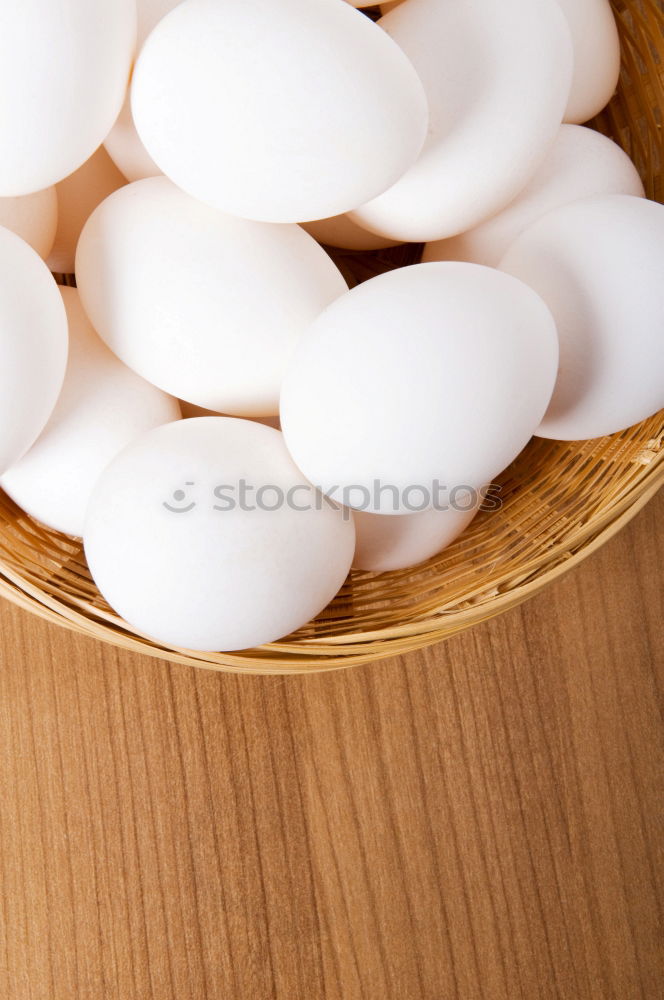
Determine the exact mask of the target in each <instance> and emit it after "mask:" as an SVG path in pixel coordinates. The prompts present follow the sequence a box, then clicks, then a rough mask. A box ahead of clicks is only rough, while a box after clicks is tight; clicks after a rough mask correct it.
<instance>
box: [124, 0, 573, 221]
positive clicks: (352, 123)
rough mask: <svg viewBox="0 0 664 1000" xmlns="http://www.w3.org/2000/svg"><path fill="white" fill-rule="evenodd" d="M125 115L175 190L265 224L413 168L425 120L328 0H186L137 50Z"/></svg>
mask: <svg viewBox="0 0 664 1000" xmlns="http://www.w3.org/2000/svg"><path fill="white" fill-rule="evenodd" d="M552 2H554V0H552ZM132 109H133V113H134V119H135V121H136V127H137V129H138V133H139V135H140V136H141V139H142V140H143V142H144V144H145V146H146V148H147V150H148V152H149V153H150V155H151V156H152V158H153V159H154V161H155V162H156V163H157V164H158V166H159V167H160V168H161V170H163V172H164V173H165V174H167V175H168V176H169V177H170V178H171V180H173V181H174V182H175V183H176V184H177V185H178V186H179V187H181V188H182V189H183V190H185V191H188V192H189V194H192V195H194V196H195V197H197V198H200V199H201V200H202V201H205V202H208V203H209V204H211V205H214V206H216V207H217V208H220V209H223V210H224V211H226V212H230V213H232V214H234V215H240V216H243V217H246V218H252V219H258V220H262V221H267V222H306V221H309V220H311V219H322V218H327V217H329V216H333V215H340V214H342V213H343V212H345V211H347V210H348V209H351V208H355V207H356V206H357V205H361V204H362V203H363V202H364V201H367V200H368V199H369V198H372V197H373V196H374V195H377V194H379V193H380V192H381V191H384V190H385V189H386V188H388V187H389V186H390V185H391V184H392V183H394V181H395V180H397V178H398V177H400V176H401V174H402V173H403V172H404V170H406V168H407V167H409V166H410V165H411V163H413V162H414V160H415V159H416V157H417V155H418V153H419V151H420V149H421V147H422V144H423V142H424V138H425V135H426V128H427V102H426V97H425V94H424V91H423V89H422V85H421V83H420V81H419V79H418V77H417V75H416V73H415V70H414V69H413V67H412V65H411V64H410V63H409V61H408V60H407V58H406V57H405V56H404V54H403V53H402V52H401V51H400V50H399V48H398V46H397V45H395V44H394V42H393V41H392V40H391V39H390V38H389V37H387V36H386V34H385V33H384V32H383V31H381V30H380V28H378V27H376V25H375V24H373V23H372V22H371V21H370V20H369V18H367V17H365V16H364V15H363V14H361V13H359V12H358V11H355V10H353V8H352V7H350V5H349V4H346V3H339V2H338V0H280V2H279V3H274V0H242V2H241V3H223V4H219V3H217V2H216V0H187V2H186V3H183V4H181V5H180V6H179V7H177V8H176V9H175V10H174V11H172V12H171V13H170V14H168V15H167V16H166V17H165V18H164V19H163V20H162V21H160V22H159V24H158V25H157V27H156V28H155V29H154V31H153V32H152V34H151V35H150V37H149V38H148V40H147V42H146V43H145V45H144V46H143V50H142V52H141V54H140V57H139V59H138V62H137V65H136V69H135V73H134V80H133V85H132Z"/></svg>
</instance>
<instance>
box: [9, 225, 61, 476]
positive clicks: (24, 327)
mask: <svg viewBox="0 0 664 1000" xmlns="http://www.w3.org/2000/svg"><path fill="white" fill-rule="evenodd" d="M66 364H67V316H66V314H65V308H64V306H63V304H62V298H61V297H60V293H59V292H58V287H57V285H56V284H55V282H54V281H53V278H52V276H51V274H50V272H49V270H48V268H47V267H46V265H45V264H44V262H43V260H42V259H41V258H40V257H39V256H38V255H37V254H36V253H35V251H34V250H33V249H32V247H30V246H28V244H27V243H25V242H24V241H23V240H22V239H21V238H20V237H18V236H16V234H15V233H12V232H10V230H9V229H3V228H1V227H0V474H2V473H3V472H5V470H6V469H8V468H9V466H10V465H13V464H14V462H17V461H18V460H19V458H21V456H22V455H24V454H25V452H26V451H27V450H28V448H29V447H30V446H31V445H32V444H33V443H34V442H35V440H36V439H37V437H38V436H39V434H40V433H41V431H42V430H43V429H44V426H45V424H46V422H47V420H48V419H49V417H50V416H51V413H52V412H53V408H54V406H55V404H56V402H57V399H58V395H59V393H60V390H61V388H62V382H63V379H64V375H65V367H66Z"/></svg>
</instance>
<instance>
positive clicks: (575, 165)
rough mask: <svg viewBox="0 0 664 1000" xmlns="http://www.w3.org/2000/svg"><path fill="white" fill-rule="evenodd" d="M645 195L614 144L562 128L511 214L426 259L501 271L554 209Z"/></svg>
mask: <svg viewBox="0 0 664 1000" xmlns="http://www.w3.org/2000/svg"><path fill="white" fill-rule="evenodd" d="M644 193H645V192H644V190H643V183H642V181H641V178H640V177H639V174H638V171H637V169H636V167H635V166H634V164H633V163H632V161H631V160H630V158H629V157H628V156H627V154H626V153H624V152H623V151H622V149H621V148H620V147H619V146H617V145H616V143H615V142H612V141H611V139H607V138H606V136H603V135H600V133H599V132H594V131H593V130H592V129H589V128H583V127H581V126H579V125H561V127H560V131H559V132H558V137H557V138H556V141H555V143H554V145H553V147H552V148H551V151H550V152H549V154H548V156H547V158H546V160H545V161H544V163H543V164H542V166H541V167H540V169H539V170H538V171H537V173H536V174H535V176H534V177H533V179H532V180H531V182H530V184H528V186H527V187H525V188H524V190H523V191H522V192H521V194H520V195H519V196H518V197H517V198H515V200H514V201H513V202H512V203H511V204H510V205H508V206H507V208H504V209H503V211H502V212H499V213H498V215H495V216H494V217H493V218H492V219H488V220H487V221H486V222H483V223H482V224H481V225H479V226H477V227H476V228H475V229H470V230H469V231H468V232H466V233H462V234H461V235H460V236H453V237H452V238H451V239H449V240H440V241H439V242H437V243H428V244H427V246H426V247H425V248H424V254H423V257H422V259H423V260H424V261H430V260H466V261H470V262H472V263H474V264H486V265H487V266H489V267H497V266H498V264H499V262H500V260H501V258H502V257H503V255H504V254H505V253H506V252H507V250H508V249H509V247H510V245H511V244H512V243H513V242H514V240H515V239H516V238H517V236H519V235H520V233H522V232H523V231H524V229H527V228H528V226H529V225H531V224H532V223H533V222H535V221H536V220H537V219H539V218H541V217H542V216H543V215H546V213H547V212H549V211H551V210H552V209H554V208H559V207H560V206H561V205H567V204H569V203H570V202H572V201H577V200H578V199H579V198H589V197H591V196H592V195H599V194H631V195H635V196H637V197H643V195H644Z"/></svg>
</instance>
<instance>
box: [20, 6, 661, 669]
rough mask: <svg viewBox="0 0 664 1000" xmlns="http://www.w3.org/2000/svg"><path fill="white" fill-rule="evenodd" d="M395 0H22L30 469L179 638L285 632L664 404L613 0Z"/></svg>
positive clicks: (23, 294) (32, 480)
mask: <svg viewBox="0 0 664 1000" xmlns="http://www.w3.org/2000/svg"><path fill="white" fill-rule="evenodd" d="M383 7H384V10H383V12H382V16H380V15H381V12H380V11H379V10H378V8H377V7H371V8H369V5H368V4H367V3H366V2H363V0H351V2H347V0H184V2H182V3H177V2H176V0H95V2H94V3H90V0H62V2H59V3H53V2H52V0H21V3H20V4H16V3H15V2H14V0H0V90H1V91H2V93H3V95H4V96H3V100H2V102H0V475H1V478H0V485H1V486H2V488H3V489H4V490H5V491H6V493H7V494H8V495H9V496H10V497H11V498H12V499H13V500H14V501H15V502H16V503H17V504H18V505H19V506H20V507H22V508H23V509H24V510H25V511H26V512H27V514H29V515H30V516H32V517H34V518H36V519H37V520H39V521H40V522H43V524H45V525H47V526H48V527H50V528H53V529H56V530H59V531H62V532H66V533H68V534H70V535H74V536H82V537H83V539H84V545H85V552H86V556H87V560H88V564H89V567H90V570H91V573H92V575H93V578H94V580H95V582H96V583H97V585H98V587H99V589H100V591H101V593H102V594H103V595H104V596H105V598H106V599H107V601H108V602H109V604H110V605H111V606H112V607H113V608H114V609H115V610H116V611H117V612H118V614H119V615H121V616H122V617H123V618H124V619H125V620H126V621H127V622H128V623H129V624H130V625H131V626H132V627H133V628H134V629H135V630H137V631H138V632H139V633H141V634H144V635H147V636H148V637H150V638H153V639H155V640H157V641H159V642H161V643H165V644H168V645H170V646H175V647H185V648H191V649H197V650H236V649H243V648H248V647H253V646H256V645H260V644H262V643H266V642H271V641H275V640H278V639H280V638H281V637H283V636H285V635H287V634H289V633H290V632H292V631H293V630H296V629H297V628H299V627H301V626H303V625H305V624H306V623H307V622H308V621H309V620H310V619H312V618H313V617H315V616H316V615H317V614H318V613H319V612H321V610H322V609H323V608H324V607H325V606H326V605H327V604H328V603H329V602H330V601H331V600H332V599H333V598H334V596H335V595H336V594H337V592H338V591H339V589H340V587H341V586H342V584H343V582H344V580H345V579H346V577H347V575H348V572H349V570H350V569H351V566H354V567H356V568H357V569H362V570H368V571H378V572H380V571H387V570H393V569H400V568H405V567H408V566H411V565H413V564H416V563H418V562H420V561H423V560H426V559H428V558H430V557H431V556H433V555H435V554H436V553H438V552H440V551H441V550H442V549H443V548H444V547H445V546H446V545H448V544H449V543H450V542H452V541H453V540H454V539H455V538H456V537H457V536H458V535H459V534H460V533H461V532H462V531H463V530H464V529H465V528H466V526H467V525H468V524H469V523H470V521H471V520H472V518H473V516H474V514H475V513H476V512H477V509H478V506H479V505H480V504H481V503H482V502H483V501H486V499H487V496H488V495H489V494H490V491H491V484H492V482H493V480H494V479H495V477H496V476H497V475H498V474H499V473H501V471H502V470H504V469H505V468H506V467H507V466H508V465H509V464H510V463H511V462H512V461H513V460H514V458H515V457H516V456H517V455H518V454H519V453H520V452H521V451H522V449H523V448H524V447H525V445H526V444H527V442H528V441H529V439H530V438H531V437H532V436H533V435H539V436H542V437H547V438H556V439H563V440H577V439H583V438H592V437H596V436H600V435H606V434H611V433H613V432H616V431H619V430H621V429H624V428H626V427H628V426H630V425H632V424H634V423H636V422H638V421H640V420H642V419H645V418H646V417H648V416H650V415H652V414H653V413H656V412H657V411H658V410H659V409H660V408H661V407H662V406H664V208H663V207H662V206H660V205H658V204H655V203H653V202H650V201H647V200H646V199H645V197H644V190H643V187H642V184H641V181H640V179H639V176H638V174H637V172H636V169H635V168H634V166H633V165H632V163H631V162H630V160H629V159H628V157H627V156H626V155H625V154H624V153H623V152H622V150H620V149H619V148H618V146H617V145H615V144H614V143H613V142H611V141H610V140H609V139H607V138H605V137H603V136H602V135H600V134H598V133H597V132H595V131H592V130H591V129H590V128H587V127H583V125H582V124H581V123H583V122H587V121H588V120H589V119H591V118H592V117H593V116H594V115H595V114H596V113H598V112H599V111H600V110H601V109H602V108H603V107H604V106H605V105H606V104H607V102H608V101H609V100H610V98H611V97H612V95H613V93H614V91H615V88H616V85H617V82H618V73H619V63H620V51H619V44H618V33H617V30H616V24H615V22H614V18H613V14H612V12H611V7H610V4H609V2H608V0H500V2H496V0H401V2H399V0H397V2H396V3H395V2H392V3H387V4H384V5H383ZM359 8H367V9H366V10H362V9H359ZM367 14H368V15H369V16H366V15H367ZM402 242H410V243H418V244H419V243H424V244H426V246H425V247H424V252H423V262H422V263H421V264H415V265H412V266H408V267H402V268H397V269H395V270H392V271H390V272H389V273H384V274H381V275H380V276H378V277H374V278H371V279H370V280H368V281H365V282H364V283H362V284H360V285H359V286H358V287H355V288H354V289H353V290H351V291H349V290H348V287H347V284H346V282H345V281H344V278H343V277H342V275H341V273H340V272H339V270H338V268H337V266H336V265H335V263H333V260H332V258H331V256H330V255H329V254H328V253H327V251H326V250H325V249H324V246H323V245H322V244H325V245H328V246H335V247H341V248H347V249H350V250H361V251H367V252H371V251H373V250H376V249H379V248H383V247H389V246H394V245H396V244H399V243H402ZM49 272H57V273H72V272H75V276H76V286H77V287H76V288H73V287H61V288H58V286H57V284H56V282H55V281H54V280H53V278H52V276H51V274H50V273H49ZM222 414H223V415H222ZM279 418H280V420H281V424H279ZM280 428H282V429H280Z"/></svg>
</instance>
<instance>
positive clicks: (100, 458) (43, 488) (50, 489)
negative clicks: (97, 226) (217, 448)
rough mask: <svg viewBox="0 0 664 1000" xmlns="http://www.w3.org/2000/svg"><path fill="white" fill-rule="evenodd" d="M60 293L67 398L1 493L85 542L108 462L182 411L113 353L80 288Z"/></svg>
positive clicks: (6, 479)
mask: <svg viewBox="0 0 664 1000" xmlns="http://www.w3.org/2000/svg"><path fill="white" fill-rule="evenodd" d="M60 291H61V293H62V297H63V299H64V303H65V308H66V310H67V318H68V321H69V360H68V362H67V371H66V374H65V380H64V384H63V387H62V392H61V393H60V397H59V399H58V402H57V403H56V406H55V409H54V411H53V413H52V415H51V417H50V419H49V421H48V423H47V424H46V427H45V428H44V430H43V431H42V433H41V434H40V436H39V437H38V439H37V441H36V442H35V444H33V446H32V448H30V450H29V451H28V452H27V454H26V455H24V457H23V458H22V459H21V460H20V461H19V462H17V463H16V464H15V465H13V466H12V467H11V468H10V469H9V470H8V471H7V472H6V473H5V475H4V476H3V477H2V478H1V479H0V486H1V487H2V488H3V489H4V490H5V492H6V493H8V494H9V496H10V497H11V498H12V499H13V500H14V501H15V503H17V504H18V505H19V507H22V508H23V510H25V511H26V512H27V513H28V514H30V515H31V516H32V517H34V518H36V519H37V520H38V521H41V522H42V523H43V524H46V525H47V526H48V527H49V528H54V529H55V530H56V531H64V532H65V533H66V534H68V535H78V536H82V534H83V526H84V523H85V514H86V511H87V506H88V502H89V500H90V496H91V494H92V490H93V489H94V486H95V484H96V482H97V480H98V479H99V477H100V475H101V474H102V472H103V471H104V469H105V468H106V466H107V465H108V464H109V462H110V461H111V460H112V459H113V458H115V456H116V455H117V454H118V453H119V452H120V451H122V449H123V448H125V447H126V446H127V445H128V444H130V443H131V442H132V441H133V440H134V439H135V438H137V437H138V436H139V435H140V434H142V433H144V432H145V431H147V430H150V429H151V428H153V427H158V426H159V425H160V424H165V423H170V422H171V421H173V420H177V419H178V418H179V416H180V410H179V407H178V404H177V401H176V400H174V399H172V398H171V397H170V396H167V395H165V394H164V393H163V392H161V391H160V390H159V389H155V387H154V386H152V385H150V384H149V383H147V382H145V381H144V380H143V379H142V378H140V377H139V376H138V375H136V374H135V373H134V372H132V371H130V369H129V368H126V367H125V365H123V364H122V363H121V362H120V361H118V359H117V358H116V357H115V356H114V355H113V354H111V352H110V351H109V350H108V348H107V347H106V346H105V345H104V344H103V343H102V341H101V340H100V339H99V337H98V336H97V334H96V333H95V331H94V330H93V328H92V326H91V324H90V321H89V320H88V318H87V316H86V315H85V313H84V312H83V307H82V306H81V304H80V301H79V297H78V292H77V291H76V290H75V289H74V288H61V289H60Z"/></svg>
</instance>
